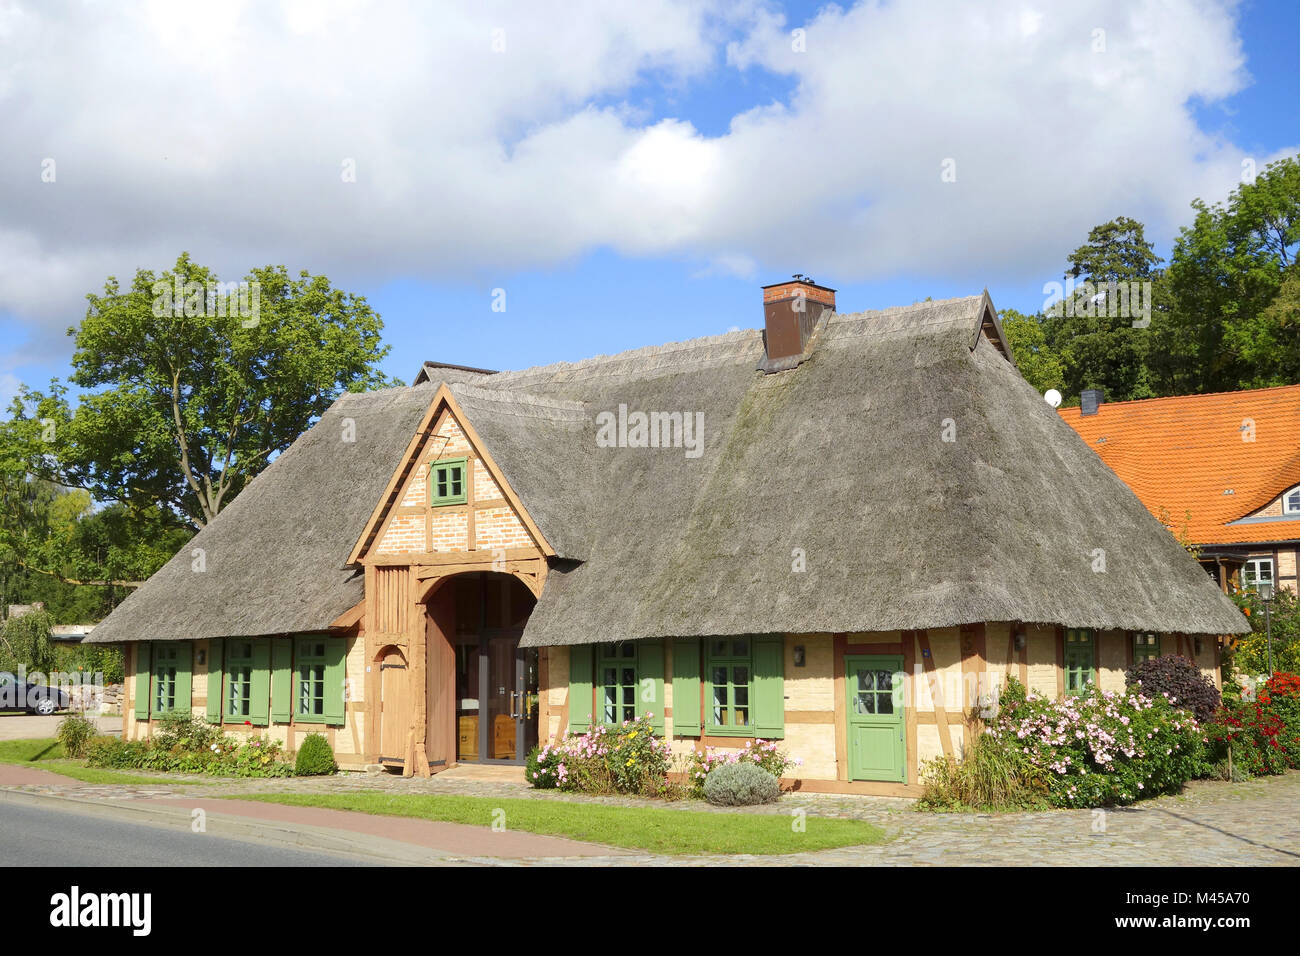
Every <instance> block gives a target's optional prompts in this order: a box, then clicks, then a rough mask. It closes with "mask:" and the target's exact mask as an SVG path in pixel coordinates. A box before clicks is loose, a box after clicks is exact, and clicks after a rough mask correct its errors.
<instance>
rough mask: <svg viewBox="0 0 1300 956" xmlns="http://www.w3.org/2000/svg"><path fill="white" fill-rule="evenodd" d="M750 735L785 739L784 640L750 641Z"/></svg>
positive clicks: (781, 637)
mask: <svg viewBox="0 0 1300 956" xmlns="http://www.w3.org/2000/svg"><path fill="white" fill-rule="evenodd" d="M754 732H755V733H756V734H757V735H758V736H759V737H765V738H767V739H773V738H780V737H784V736H785V638H784V637H783V636H780V635H778V636H776V637H756V638H754Z"/></svg>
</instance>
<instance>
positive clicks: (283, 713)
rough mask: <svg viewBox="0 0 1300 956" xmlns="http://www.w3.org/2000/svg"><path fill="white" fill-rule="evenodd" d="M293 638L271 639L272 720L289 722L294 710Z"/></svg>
mask: <svg viewBox="0 0 1300 956" xmlns="http://www.w3.org/2000/svg"><path fill="white" fill-rule="evenodd" d="M292 704H293V638H292V637H277V638H275V639H273V640H272V641H271V720H273V721H274V722H275V723H277V724H287V723H288V722H289V714H290V713H291V712H292V711H293V707H292Z"/></svg>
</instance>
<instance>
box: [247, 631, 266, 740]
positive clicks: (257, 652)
mask: <svg viewBox="0 0 1300 956" xmlns="http://www.w3.org/2000/svg"><path fill="white" fill-rule="evenodd" d="M252 645H253V667H252V670H253V673H252V680H251V681H250V682H249V683H250V686H249V697H250V698H251V700H249V702H248V722H249V723H250V724H256V725H257V726H259V727H264V726H266V724H267V723H269V722H270V719H271V642H270V641H268V640H260V641H253V642H252Z"/></svg>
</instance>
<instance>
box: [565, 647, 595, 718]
mask: <svg viewBox="0 0 1300 956" xmlns="http://www.w3.org/2000/svg"><path fill="white" fill-rule="evenodd" d="M594 673H595V664H593V663H592V657H591V645H590V644H574V645H573V646H571V647H570V648H569V732H570V733H574V734H585V733H586V732H587V731H588V730H589V729H590V728H591V701H592V694H593V693H594V690H593V688H592V675H593V674H594Z"/></svg>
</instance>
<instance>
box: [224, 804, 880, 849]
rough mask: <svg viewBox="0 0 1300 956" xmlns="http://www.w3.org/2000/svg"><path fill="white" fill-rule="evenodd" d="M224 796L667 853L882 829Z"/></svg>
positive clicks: (717, 817)
mask: <svg viewBox="0 0 1300 956" xmlns="http://www.w3.org/2000/svg"><path fill="white" fill-rule="evenodd" d="M228 799H231V800H260V801H262V802H264V803H281V804H286V805H288V806H295V807H325V808H327V809H330V810H359V811H361V812H362V813H377V814H383V815H386V816H396V817H415V818H417V819H420V820H437V821H441V822H447V823H469V824H474V825H477V826H488V825H490V824H491V823H492V812H493V811H494V810H496V809H498V808H500V809H502V810H504V811H505V822H506V826H507V827H509V828H510V829H512V830H525V831H527V832H529V833H545V834H548V835H550V836H563V837H570V838H571V839H574V840H584V841H587V842H589V843H604V844H606V845H608V846H617V847H625V848H627V849H634V850H647V851H649V852H652V853H664V854H672V855H679V854H692V853H755V854H773V853H800V852H803V851H807V850H825V849H829V848H831V847H840V846H863V845H866V844H871V843H883V842H884V841H885V834H884V831H882V830H881V829H880V828H879V827H875V826H872V825H871V824H870V823H864V822H862V821H859V820H832V819H825V818H822V817H814V816H808V817H805V818H803V825H804V826H805V832H802V833H800V832H796V831H795V830H794V827H793V823H794V820H793V819H792V818H791V817H790V816H789V815H788V814H784V813H782V814H766V813H762V814H759V813H705V812H700V811H698V810H660V809H654V808H644V807H611V806H602V805H601V804H598V803H573V802H571V801H565V800H521V799H517V798H516V799H513V800H498V799H496V798H494V797H460V796H452V795H442V794H438V795H423V794H408V793H401V794H397V793H379V792H374V791H371V792H368V793H367V792H359V793H320V794H317V793H282V794H234V795H231V796H230V797H229V798H228Z"/></svg>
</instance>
